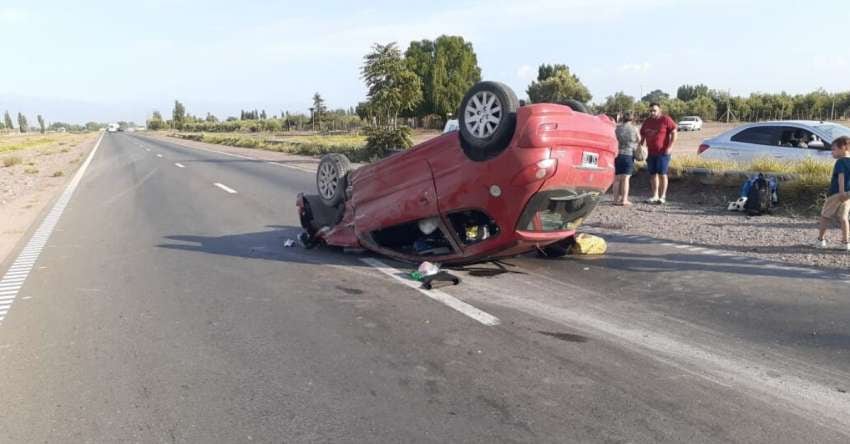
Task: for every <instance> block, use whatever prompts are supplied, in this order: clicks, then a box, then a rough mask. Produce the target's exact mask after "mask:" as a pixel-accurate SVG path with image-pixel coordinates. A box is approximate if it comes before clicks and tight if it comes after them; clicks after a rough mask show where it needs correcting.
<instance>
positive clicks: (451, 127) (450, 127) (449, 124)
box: [443, 119, 460, 134]
mask: <svg viewBox="0 0 850 444" xmlns="http://www.w3.org/2000/svg"><path fill="white" fill-rule="evenodd" d="M458 130H460V127H459V126H458V123H457V119H449V120H447V121H446V126H444V127H443V134H445V133H448V132H452V131H458Z"/></svg>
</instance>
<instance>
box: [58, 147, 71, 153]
mask: <svg viewBox="0 0 850 444" xmlns="http://www.w3.org/2000/svg"><path fill="white" fill-rule="evenodd" d="M68 151H70V150H69V149H68V148H62V149H61V150H59V152H60V153H67V152H68Z"/></svg>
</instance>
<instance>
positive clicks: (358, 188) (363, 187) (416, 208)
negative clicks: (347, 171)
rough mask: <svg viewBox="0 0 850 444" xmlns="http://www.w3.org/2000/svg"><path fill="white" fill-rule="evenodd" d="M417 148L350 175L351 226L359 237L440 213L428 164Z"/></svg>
mask: <svg viewBox="0 0 850 444" xmlns="http://www.w3.org/2000/svg"><path fill="white" fill-rule="evenodd" d="M416 151H418V150H414V151H407V152H404V153H400V154H396V155H393V156H392V157H390V158H387V159H384V160H382V161H380V162H378V163H376V164H373V165H371V166H369V167H366V169H365V170H364V171H362V172H361V173H360V174H357V175H356V176H355V177H354V178H353V180H352V184H351V185H352V188H353V190H354V192H353V196H352V204H353V206H354V230H355V232H356V233H357V236H358V237H360V238H363V237H365V236H368V235H369V233H371V232H372V231H375V230H379V229H382V228H386V227H389V226H393V225H398V224H401V223H404V222H409V221H414V220H418V219H423V218H427V217H432V216H436V215H438V214H439V211H438V208H437V191H436V189H435V187H434V176H433V174H432V173H431V166H430V165H429V163H428V161H427V159H426V158H425V157H424V156H422V155H420V153H418V152H416Z"/></svg>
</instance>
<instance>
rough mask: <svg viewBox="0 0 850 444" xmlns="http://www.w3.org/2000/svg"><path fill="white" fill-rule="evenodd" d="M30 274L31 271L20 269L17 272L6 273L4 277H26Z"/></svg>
mask: <svg viewBox="0 0 850 444" xmlns="http://www.w3.org/2000/svg"><path fill="white" fill-rule="evenodd" d="M28 274H30V273H29V271H19V272H17V273H6V274H5V275H3V279H12V278H17V277H26V276H27V275H28Z"/></svg>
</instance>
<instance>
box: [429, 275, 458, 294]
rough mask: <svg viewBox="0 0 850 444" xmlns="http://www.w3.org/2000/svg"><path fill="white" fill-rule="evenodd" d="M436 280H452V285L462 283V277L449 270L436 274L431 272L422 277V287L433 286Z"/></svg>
mask: <svg viewBox="0 0 850 444" xmlns="http://www.w3.org/2000/svg"><path fill="white" fill-rule="evenodd" d="M434 282H451V283H452V285H457V284H460V278H459V277H457V276H455V275H453V274H451V273H449V272H448V271H440V272H437V273H436V274H431V275H428V276H425V277H423V278H422V287H424V288H425V289H426V290H430V289H432V288H433V285H434Z"/></svg>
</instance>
